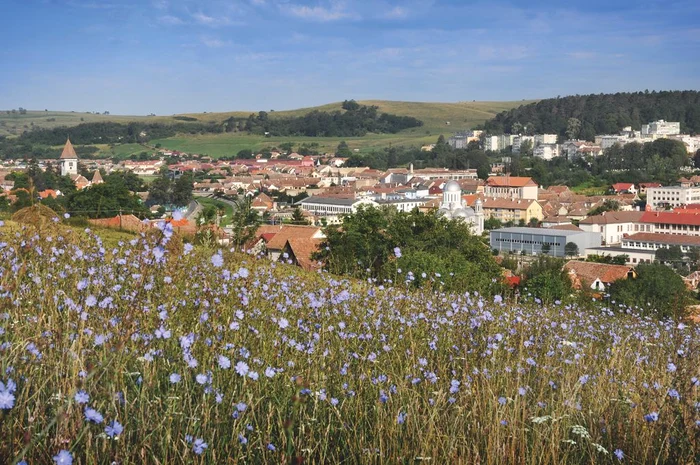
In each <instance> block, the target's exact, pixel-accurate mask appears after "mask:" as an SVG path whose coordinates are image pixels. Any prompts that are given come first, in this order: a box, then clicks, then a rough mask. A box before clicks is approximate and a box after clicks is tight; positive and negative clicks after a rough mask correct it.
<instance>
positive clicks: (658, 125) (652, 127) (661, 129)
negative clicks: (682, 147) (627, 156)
mask: <svg viewBox="0 0 700 465" xmlns="http://www.w3.org/2000/svg"><path fill="white" fill-rule="evenodd" d="M680 133H681V123H679V122H671V121H664V120H662V119H660V120H658V121H654V122H651V123H649V124H643V125H642V136H673V135H676V134H680Z"/></svg>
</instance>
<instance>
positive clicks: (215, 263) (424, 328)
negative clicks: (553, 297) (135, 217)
mask: <svg viewBox="0 0 700 465" xmlns="http://www.w3.org/2000/svg"><path fill="white" fill-rule="evenodd" d="M0 231H2V232H0V254H1V255H2V263H3V266H2V275H1V276H0V285H1V286H2V289H0V328H1V329H0V382H3V383H4V384H3V385H2V386H0V392H1V391H3V389H4V392H5V393H7V394H11V396H13V397H14V401H13V402H12V404H13V406H12V407H11V408H5V409H3V410H0V438H1V439H0V463H16V462H18V461H20V460H27V461H28V463H49V462H51V460H52V457H54V456H56V454H57V453H58V452H59V451H61V450H66V451H69V452H70V454H71V455H72V457H73V458H74V460H75V462H74V463H113V462H116V463H124V464H126V463H181V462H187V463H238V462H241V463H243V462H245V463H299V461H301V460H303V461H304V463H415V462H416V461H428V460H429V461H430V463H492V464H496V463H611V462H618V461H619V458H618V456H620V457H624V458H623V460H624V461H625V462H626V463H693V462H694V461H697V460H698V459H699V458H700V423H698V422H699V420H700V411H699V410H698V409H699V408H700V393H699V392H698V389H699V387H698V381H697V377H698V376H700V373H699V370H700V354H699V352H698V345H699V343H700V330H699V329H698V328H697V327H693V326H686V325H684V324H681V323H678V322H671V321H668V322H658V321H654V320H651V319H643V318H639V317H637V316H635V315H634V312H632V311H630V310H628V309H622V308H614V309H605V308H602V309H597V310H590V309H589V310H587V309H582V308H577V307H563V306H550V307H547V306H540V305H530V304H526V305H524V306H516V305H512V304H510V303H508V302H503V301H500V299H499V298H496V299H495V300H494V299H488V300H485V299H482V298H481V297H480V296H478V295H469V294H462V295H447V294H441V293H439V292H438V291H431V292H427V291H426V292H408V291H407V290H404V289H403V288H402V287H401V285H400V284H399V285H397V287H395V288H386V289H385V288H383V287H382V286H380V285H377V284H372V283H362V282H357V281H348V280H341V279H338V278H336V277H332V276H329V275H325V274H303V273H301V272H299V271H297V270H296V269H295V268H293V267H291V266H287V265H284V264H275V263H269V262H266V261H264V260H256V259H254V258H251V257H247V256H239V255H234V254H232V253H230V252H228V251H221V252H219V251H215V250H207V249H195V250H190V248H189V247H188V246H183V244H182V243H181V242H180V241H178V240H177V238H176V237H173V238H171V239H170V241H167V240H166V239H167V237H168V236H169V235H170V234H169V233H168V232H167V231H166V232H165V234H164V236H165V237H156V238H152V237H145V236H137V237H134V238H133V239H132V240H131V241H129V242H121V243H119V244H116V245H115V246H113V247H112V246H105V245H103V243H102V241H101V239H99V237H97V236H95V235H93V234H91V233H87V235H86V234H85V233H80V234H78V233H77V232H76V233H67V232H66V231H65V230H64V229H61V230H58V229H57V230H46V231H42V232H40V233H37V232H36V231H34V230H30V229H24V230H22V231H18V232H13V231H6V228H0ZM86 237H87V239H86ZM156 241H160V242H158V243H156ZM163 242H167V243H165V244H163ZM229 361H230V366H229ZM243 364H245V366H247V369H244V368H245V366H244V365H243ZM173 374H177V375H179V377H180V380H179V382H176V383H173V382H171V375H173ZM10 379H11V380H12V381H13V383H14V384H15V385H16V388H8V387H7V386H8V385H9V383H8V381H9V380H10ZM79 391H85V393H86V394H87V395H88V396H89V400H88V402H87V403H86V404H80V403H78V401H77V400H76V393H77V392H79ZM2 399H3V396H2V395H0V407H2V406H3V405H2ZM7 399H8V397H7V396H6V397H5V402H7ZM5 407H7V405H5ZM86 407H89V408H92V409H95V410H96V411H98V412H99V413H100V414H101V415H103V416H104V421H103V422H101V423H94V422H89V421H87V420H86V415H85V410H86ZM652 412H656V413H658V419H657V420H656V421H653V418H651V417H647V418H648V419H649V421H647V420H645V415H648V414H651V413H652ZM115 420H116V421H118V422H119V423H120V424H121V425H123V431H122V432H121V434H119V435H117V436H116V437H115V438H110V437H109V436H108V435H107V434H106V432H105V426H107V425H111V424H112V422H113V421H115ZM198 439H201V440H202V441H203V442H204V443H206V448H204V447H203V446H202V443H201V442H196V441H197V440H198ZM616 451H617V454H618V455H617V456H616V455H615V452H616ZM198 452H201V454H198ZM623 454H624V455H623Z"/></svg>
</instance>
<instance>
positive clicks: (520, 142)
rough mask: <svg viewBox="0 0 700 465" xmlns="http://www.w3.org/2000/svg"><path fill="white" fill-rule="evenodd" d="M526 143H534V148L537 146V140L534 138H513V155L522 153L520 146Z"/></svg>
mask: <svg viewBox="0 0 700 465" xmlns="http://www.w3.org/2000/svg"><path fill="white" fill-rule="evenodd" d="M525 141H530V143H532V146H533V147H534V146H535V138H534V137H533V136H515V137H514V138H513V153H514V154H516V155H517V154H519V153H520V146H521V145H523V142H525Z"/></svg>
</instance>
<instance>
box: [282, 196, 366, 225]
mask: <svg viewBox="0 0 700 465" xmlns="http://www.w3.org/2000/svg"><path fill="white" fill-rule="evenodd" d="M296 205H298V206H299V207H301V209H302V210H305V211H307V212H309V213H311V214H313V215H315V216H319V217H323V218H325V219H326V221H327V222H328V223H329V224H338V223H341V222H342V216H343V215H348V214H351V213H355V212H356V211H357V209H358V208H359V207H360V206H362V205H364V206H368V207H379V204H378V203H377V202H375V201H374V200H372V199H369V198H360V199H356V198H340V197H322V196H317V195H314V196H311V197H307V198H305V199H303V200H300V201H299V202H297V203H296Z"/></svg>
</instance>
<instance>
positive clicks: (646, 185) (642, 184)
mask: <svg viewBox="0 0 700 465" xmlns="http://www.w3.org/2000/svg"><path fill="white" fill-rule="evenodd" d="M657 187H662V186H661V184H659V183H658V182H640V183H639V193H640V194H646V193H647V189H650V188H657Z"/></svg>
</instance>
